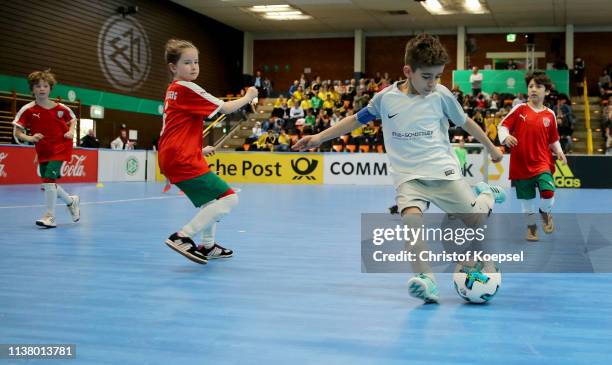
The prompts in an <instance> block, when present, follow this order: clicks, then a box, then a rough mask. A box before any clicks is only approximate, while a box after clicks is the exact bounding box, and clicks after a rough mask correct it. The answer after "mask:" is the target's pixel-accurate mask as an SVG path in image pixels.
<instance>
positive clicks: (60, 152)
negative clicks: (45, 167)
mask: <svg viewBox="0 0 612 365" xmlns="http://www.w3.org/2000/svg"><path fill="white" fill-rule="evenodd" d="M73 119H76V116H75V115H74V113H73V112H72V110H70V108H68V107H67V106H65V105H64V104H61V103H57V105H55V107H53V108H51V109H45V108H43V107H42V106H40V105H38V104H36V102H34V101H32V102H30V103H28V104H26V105H24V106H23V107H22V108H21V109H20V110H19V112H18V113H17V115H16V116H15V120H14V121H13V124H14V125H16V126H17V127H20V128H22V129H25V128H28V129H29V130H30V134H32V135H34V134H36V133H40V134H42V135H43V136H44V137H43V139H41V140H40V141H38V142H37V143H36V154H37V155H38V162H47V161H69V160H70V158H71V157H72V140H70V139H67V138H65V137H64V134H66V132H68V130H69V129H70V126H69V123H70V121H71V120H73Z"/></svg>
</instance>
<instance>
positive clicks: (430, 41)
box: [404, 33, 448, 71]
mask: <svg viewBox="0 0 612 365" xmlns="http://www.w3.org/2000/svg"><path fill="white" fill-rule="evenodd" d="M447 63H448V53H447V52H446V50H445V49H444V46H443V45H442V43H440V40H439V39H438V37H435V36H433V35H430V34H427V33H422V34H419V35H417V36H416V37H414V38H412V39H411V40H409V41H408V43H406V52H405V54H404V65H410V67H411V68H412V70H413V71H414V70H416V69H417V68H419V67H429V66H441V65H446V64H447Z"/></svg>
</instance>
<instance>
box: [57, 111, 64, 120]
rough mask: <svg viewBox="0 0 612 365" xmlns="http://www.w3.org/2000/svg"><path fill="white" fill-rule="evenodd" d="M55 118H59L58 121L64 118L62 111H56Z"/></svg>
mask: <svg viewBox="0 0 612 365" xmlns="http://www.w3.org/2000/svg"><path fill="white" fill-rule="evenodd" d="M57 117H58V118H60V119H61V118H63V117H64V111H63V110H58V111H57Z"/></svg>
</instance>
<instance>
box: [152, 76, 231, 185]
mask: <svg viewBox="0 0 612 365" xmlns="http://www.w3.org/2000/svg"><path fill="white" fill-rule="evenodd" d="M221 106H223V101H221V100H219V99H217V98H215V97H214V96H212V95H210V94H208V93H207V92H206V91H204V89H202V88H201V87H199V86H198V85H196V84H194V83H193V82H188V81H173V82H172V83H171V84H170V86H169V87H168V90H166V100H165V101H164V116H163V119H164V124H163V127H162V130H161V133H160V137H159V152H158V161H159V169H160V170H161V172H162V173H163V174H164V175H166V177H167V178H168V179H169V180H170V182H171V183H173V184H174V183H177V182H181V181H185V180H189V179H193V178H194V177H198V176H200V175H203V174H205V173H207V172H208V171H209V169H208V163H207V162H206V159H204V157H203V156H202V143H203V139H202V133H203V131H204V130H203V127H204V119H205V118H208V117H212V116H213V115H215V114H216V113H217V112H218V111H219V109H221Z"/></svg>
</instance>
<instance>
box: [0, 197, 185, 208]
mask: <svg viewBox="0 0 612 365" xmlns="http://www.w3.org/2000/svg"><path fill="white" fill-rule="evenodd" d="M176 198H180V196H154V197H150V198H137V199H120V200H103V201H99V202H83V203H81V204H80V205H96V204H114V203H126V202H137V201H144V200H162V199H176ZM40 207H46V205H44V204H38V205H7V206H0V209H15V208H40Z"/></svg>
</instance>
